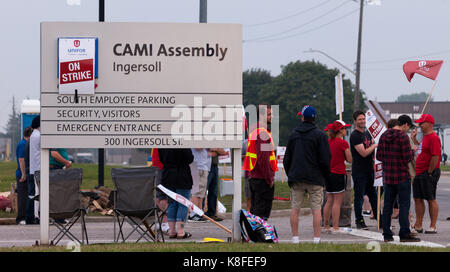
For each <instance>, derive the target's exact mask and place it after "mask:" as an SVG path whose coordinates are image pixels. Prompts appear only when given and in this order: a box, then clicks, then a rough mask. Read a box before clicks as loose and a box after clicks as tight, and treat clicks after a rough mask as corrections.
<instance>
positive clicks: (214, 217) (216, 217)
mask: <svg viewBox="0 0 450 272" xmlns="http://www.w3.org/2000/svg"><path fill="white" fill-rule="evenodd" d="M208 217H209V218H211V219H212V220H214V221H216V222H220V221H223V218H222V217H219V216H217V215H211V216H208ZM202 218H203V217H202Z"/></svg>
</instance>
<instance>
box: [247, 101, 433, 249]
mask: <svg viewBox="0 0 450 272" xmlns="http://www.w3.org/2000/svg"><path fill="white" fill-rule="evenodd" d="M262 106H263V107H261V105H260V106H259V107H258V108H259V111H258V118H259V120H263V121H262V122H261V121H259V122H258V123H257V124H256V126H254V127H253V128H252V129H250V131H249V132H250V134H249V139H248V144H247V148H246V156H245V158H244V166H243V170H245V171H248V176H249V181H248V182H249V188H250V192H251V200H252V201H251V209H250V211H251V213H253V214H255V215H257V216H259V217H261V218H263V219H266V220H267V219H268V218H269V216H270V211H271V208H272V200H273V196H274V182H273V180H274V175H275V172H276V171H277V170H278V168H277V166H276V165H277V162H276V157H275V154H274V150H275V149H274V146H273V140H272V135H271V132H270V128H269V127H270V126H269V125H270V120H271V119H272V116H271V109H270V106H268V105H262ZM298 116H300V117H301V122H300V123H299V124H298V126H297V127H296V128H295V129H294V130H293V132H292V134H291V135H290V137H289V140H288V143H287V147H286V153H285V156H284V160H283V166H284V169H285V171H286V173H287V176H288V184H289V187H290V190H291V214H290V224H291V231H292V242H293V243H298V242H299V236H298V233H299V231H298V226H299V212H300V209H301V207H302V205H303V202H304V199H305V193H308V195H309V202H310V207H311V210H312V214H313V229H314V242H315V243H319V242H320V234H321V232H323V231H325V232H329V233H339V232H341V230H340V228H339V217H340V209H341V204H342V201H343V196H344V192H345V190H346V188H347V183H348V180H347V176H348V175H347V170H346V168H347V166H346V162H347V163H351V177H352V180H353V188H354V215H355V226H356V228H357V229H368V227H367V225H366V224H365V221H364V217H363V210H362V207H363V202H364V196H367V197H368V198H369V201H370V206H371V208H372V211H373V214H375V215H376V214H377V193H376V187H374V180H375V171H374V159H375V154H376V159H377V160H378V161H380V162H381V163H382V167H383V173H382V179H383V187H382V188H384V190H383V191H384V206H383V213H382V215H381V218H380V225H381V226H382V227H383V236H384V240H385V241H386V242H390V241H393V233H392V227H391V217H392V213H393V209H394V203H397V207H398V208H399V216H398V217H399V224H400V231H399V237H400V241H401V242H417V241H420V239H419V238H418V237H417V236H416V235H417V233H422V232H425V233H437V229H436V220H437V215H438V210H439V208H438V204H437V202H436V188H437V183H438V180H439V177H440V170H439V166H440V156H441V142H440V138H439V136H438V135H437V134H436V133H435V132H434V130H433V124H434V118H433V117H432V116H431V115H429V114H423V115H422V116H421V118H420V119H418V120H416V121H415V123H417V124H418V126H419V127H420V129H421V131H422V133H423V138H422V139H421V141H418V139H417V133H418V132H417V129H416V126H415V125H414V124H413V121H412V120H411V118H410V117H409V116H407V115H401V116H399V117H398V119H393V120H390V122H389V127H388V129H387V130H386V131H385V132H384V133H383V134H382V135H381V137H380V139H379V142H378V143H375V141H374V139H373V138H372V136H371V135H370V133H369V132H368V131H367V130H366V115H365V113H364V112H363V111H360V110H357V111H355V112H354V113H353V121H354V125H355V129H354V130H353V132H352V133H351V135H350V141H349V143H348V142H347V141H346V140H345V139H344V137H345V136H346V135H347V131H346V130H347V128H348V127H349V126H350V124H346V123H345V122H343V121H342V120H336V121H334V122H333V123H331V124H329V125H328V126H327V127H326V128H325V129H324V130H325V131H326V133H325V132H324V131H322V130H321V129H319V128H318V127H317V126H316V124H315V121H316V118H317V112H316V109H315V108H314V107H312V106H309V105H307V106H304V107H303V108H302V110H301V112H299V113H298ZM410 131H411V137H410V136H408V133H409V132H410ZM324 189H325V191H326V195H327V200H326V203H325V204H324V203H323V202H324ZM411 190H412V192H413V193H412V195H413V198H414V203H415V212H416V221H415V223H414V224H410V200H411ZM425 200H426V201H427V202H428V206H429V212H430V221H431V222H430V227H429V228H428V229H427V230H425V231H424V230H423V227H422V222H423V217H424V214H425ZM322 214H323V216H322ZM330 216H331V218H332V222H331V223H332V224H330ZM322 223H323V228H322ZM331 226H332V227H331Z"/></svg>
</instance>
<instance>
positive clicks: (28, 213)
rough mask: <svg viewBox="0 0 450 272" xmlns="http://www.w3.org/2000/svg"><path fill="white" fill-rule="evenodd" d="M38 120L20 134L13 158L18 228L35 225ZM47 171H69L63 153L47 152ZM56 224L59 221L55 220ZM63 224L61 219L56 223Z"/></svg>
mask: <svg viewBox="0 0 450 272" xmlns="http://www.w3.org/2000/svg"><path fill="white" fill-rule="evenodd" d="M40 131H41V117H40V115H37V116H36V117H34V118H33V120H32V122H31V126H30V127H26V128H25V129H24V131H23V139H22V140H21V141H20V142H19V143H18V144H17V147H16V158H17V170H16V181H17V182H16V191H17V210H18V211H17V217H16V223H17V224H18V225H33V224H39V202H38V201H35V197H36V195H38V194H39V187H38V186H37V184H36V181H35V178H34V175H35V173H36V171H41V132H40ZM49 165H50V170H54V169H63V168H70V167H71V166H72V162H71V161H70V160H69V156H68V154H67V151H66V149H64V148H56V149H50V161H49ZM58 220H60V219H58ZM60 221H61V222H64V219H61V220H60Z"/></svg>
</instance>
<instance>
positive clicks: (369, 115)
mask: <svg viewBox="0 0 450 272" xmlns="http://www.w3.org/2000/svg"><path fill="white" fill-rule="evenodd" d="M366 126H367V130H368V131H369V133H370V135H371V136H372V138H373V139H374V141H375V143H376V144H378V141H379V140H380V138H381V135H382V134H383V133H384V132H385V131H386V127H385V126H384V125H383V123H381V122H380V121H379V120H378V118H377V116H376V115H375V114H373V112H372V111H371V110H368V111H367V112H366ZM374 157H375V166H374V168H375V182H374V186H376V187H378V186H383V166H382V163H381V162H380V161H379V160H377V159H376V150H375V156H374Z"/></svg>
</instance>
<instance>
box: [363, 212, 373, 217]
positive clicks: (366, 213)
mask: <svg viewBox="0 0 450 272" xmlns="http://www.w3.org/2000/svg"><path fill="white" fill-rule="evenodd" d="M370 214H371V213H370V211H363V212H362V215H363V216H370Z"/></svg>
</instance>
